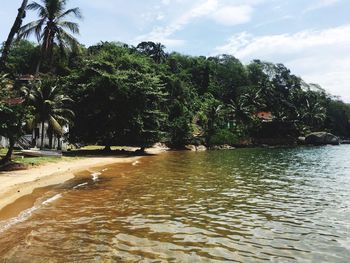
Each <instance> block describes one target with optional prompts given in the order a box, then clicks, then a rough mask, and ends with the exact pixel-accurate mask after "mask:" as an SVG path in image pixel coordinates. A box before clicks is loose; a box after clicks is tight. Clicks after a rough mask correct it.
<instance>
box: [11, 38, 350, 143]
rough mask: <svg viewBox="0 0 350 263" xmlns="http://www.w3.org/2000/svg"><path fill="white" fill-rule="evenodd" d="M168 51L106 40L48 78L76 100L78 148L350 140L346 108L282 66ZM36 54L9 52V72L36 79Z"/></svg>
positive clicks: (32, 50) (70, 55)
mask: <svg viewBox="0 0 350 263" xmlns="http://www.w3.org/2000/svg"><path fill="white" fill-rule="evenodd" d="M163 48H164V47H163V46H162V45H160V44H155V43H152V42H143V43H141V44H140V45H138V46H137V47H136V48H135V47H131V46H128V45H125V44H122V43H108V42H102V43H100V44H98V45H95V46H91V47H89V48H84V47H81V48H80V49H79V51H78V50H75V51H71V52H67V55H66V56H63V57H62V56H57V57H56V58H55V59H54V60H53V62H52V63H53V66H54V68H56V69H59V70H57V71H56V74H55V75H52V74H51V75H42V78H45V77H49V78H51V79H52V78H56V79H58V83H59V85H58V86H59V88H60V90H61V92H63V93H64V94H65V95H67V96H69V97H71V98H72V100H73V101H74V103H72V110H73V111H74V112H75V115H76V116H75V118H74V122H72V123H71V126H72V127H71V133H70V138H71V140H72V141H74V142H80V143H98V144H101V145H105V146H110V145H120V144H128V145H139V146H142V147H144V146H147V145H150V144H152V143H153V142H156V141H164V142H167V143H168V144H169V145H171V146H173V147H181V146H183V145H185V144H187V143H206V144H209V145H210V144H225V143H227V144H240V143H242V142H246V143H250V142H251V141H252V140H253V141H254V140H255V139H256V140H258V139H261V138H285V137H288V138H294V139H295V138H297V137H298V136H302V135H305V134H307V133H308V132H311V131H321V130H325V131H329V132H332V133H334V134H336V135H339V136H342V137H349V136H350V121H349V119H350V107H349V105H347V104H345V103H343V102H342V101H340V100H339V99H337V98H335V97H332V96H331V95H329V94H327V93H326V92H325V91H324V90H323V89H321V88H320V87H319V86H317V85H311V84H306V83H305V82H304V81H303V80H302V79H301V78H299V77H297V76H295V75H293V74H292V73H291V72H290V70H289V69H288V68H286V67H285V66H284V65H282V64H272V63H268V62H263V61H259V60H255V61H252V62H251V63H250V64H248V65H243V64H242V63H241V62H240V61H239V60H238V59H236V58H235V57H233V56H230V55H221V56H217V57H208V58H207V57H192V56H185V55H182V54H179V53H171V54H166V53H165V52H164V50H163ZM159 49H162V50H159ZM54 50H55V49H54ZM67 51H68V50H67ZM39 53H40V50H38V47H36V46H35V45H33V44H31V43H29V42H27V41H21V42H19V43H17V44H16V45H14V46H13V47H12V49H11V52H10V54H9V67H10V68H12V69H13V72H15V74H17V75H21V74H27V73H34V70H35V68H33V66H32V65H35V61H36V60H37V57H38V54H39ZM57 53H58V51H57ZM259 112H267V113H269V114H271V119H269V120H264V119H262V118H260V117H259V115H258V113H259Z"/></svg>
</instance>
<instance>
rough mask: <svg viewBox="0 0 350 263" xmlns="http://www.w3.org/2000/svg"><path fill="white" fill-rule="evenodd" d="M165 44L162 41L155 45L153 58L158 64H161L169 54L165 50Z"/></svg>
mask: <svg viewBox="0 0 350 263" xmlns="http://www.w3.org/2000/svg"><path fill="white" fill-rule="evenodd" d="M164 49H165V46H164V45H162V44H161V43H155V44H154V46H153V52H152V56H151V57H152V58H153V59H154V61H155V62H156V63H158V64H160V63H161V62H162V61H163V60H164V59H165V58H166V57H167V54H166V53H165V51H164Z"/></svg>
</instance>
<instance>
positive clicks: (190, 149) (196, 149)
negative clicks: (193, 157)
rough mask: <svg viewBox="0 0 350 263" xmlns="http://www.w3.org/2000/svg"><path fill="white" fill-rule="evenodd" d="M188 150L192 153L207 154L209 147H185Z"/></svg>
mask: <svg viewBox="0 0 350 263" xmlns="http://www.w3.org/2000/svg"><path fill="white" fill-rule="evenodd" d="M185 149H186V150H189V151H192V152H205V151H206V150H207V147H205V146H204V145H198V146H196V145H193V144H189V145H186V146H185Z"/></svg>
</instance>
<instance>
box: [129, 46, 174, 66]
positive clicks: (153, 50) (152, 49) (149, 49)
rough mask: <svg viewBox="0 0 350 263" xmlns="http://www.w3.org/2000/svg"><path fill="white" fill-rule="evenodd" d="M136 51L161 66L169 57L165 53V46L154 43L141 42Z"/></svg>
mask: <svg viewBox="0 0 350 263" xmlns="http://www.w3.org/2000/svg"><path fill="white" fill-rule="evenodd" d="M136 49H137V50H139V51H140V52H141V53H143V54H145V55H147V56H149V57H150V58H152V59H153V60H154V62H156V63H158V64H160V63H161V62H162V61H163V60H164V59H165V58H166V57H167V54H166V52H165V51H164V49H165V46H164V45H162V44H161V43H154V42H151V41H149V42H141V43H140V44H138V45H137V47H136Z"/></svg>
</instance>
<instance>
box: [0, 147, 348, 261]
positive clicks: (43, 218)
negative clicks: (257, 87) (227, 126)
mask: <svg viewBox="0 0 350 263" xmlns="http://www.w3.org/2000/svg"><path fill="white" fill-rule="evenodd" d="M349 156H350V147H349V146H341V147H323V148H297V149H246V150H234V151H217V152H207V153H190V152H174V153H167V154H163V155H160V156H157V157H147V158H143V159H141V161H140V163H134V164H133V165H132V164H118V165H115V166H109V167H108V169H107V170H103V171H100V173H101V174H100V175H99V174H93V175H91V174H87V175H88V176H87V177H79V178H77V179H75V180H73V181H71V182H69V183H68V184H66V185H64V186H61V187H58V188H53V189H49V190H47V191H46V193H45V194H44V196H43V197H41V198H40V199H38V200H37V201H36V203H35V205H34V206H33V207H31V208H29V209H27V210H26V211H24V212H22V214H21V215H20V216H18V217H16V218H12V219H10V220H3V221H2V222H0V261H4V262H235V261H239V262H264V261H272V262H346V263H348V262H350V207H349V206H350V162H349ZM1 259H2V260H1Z"/></svg>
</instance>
